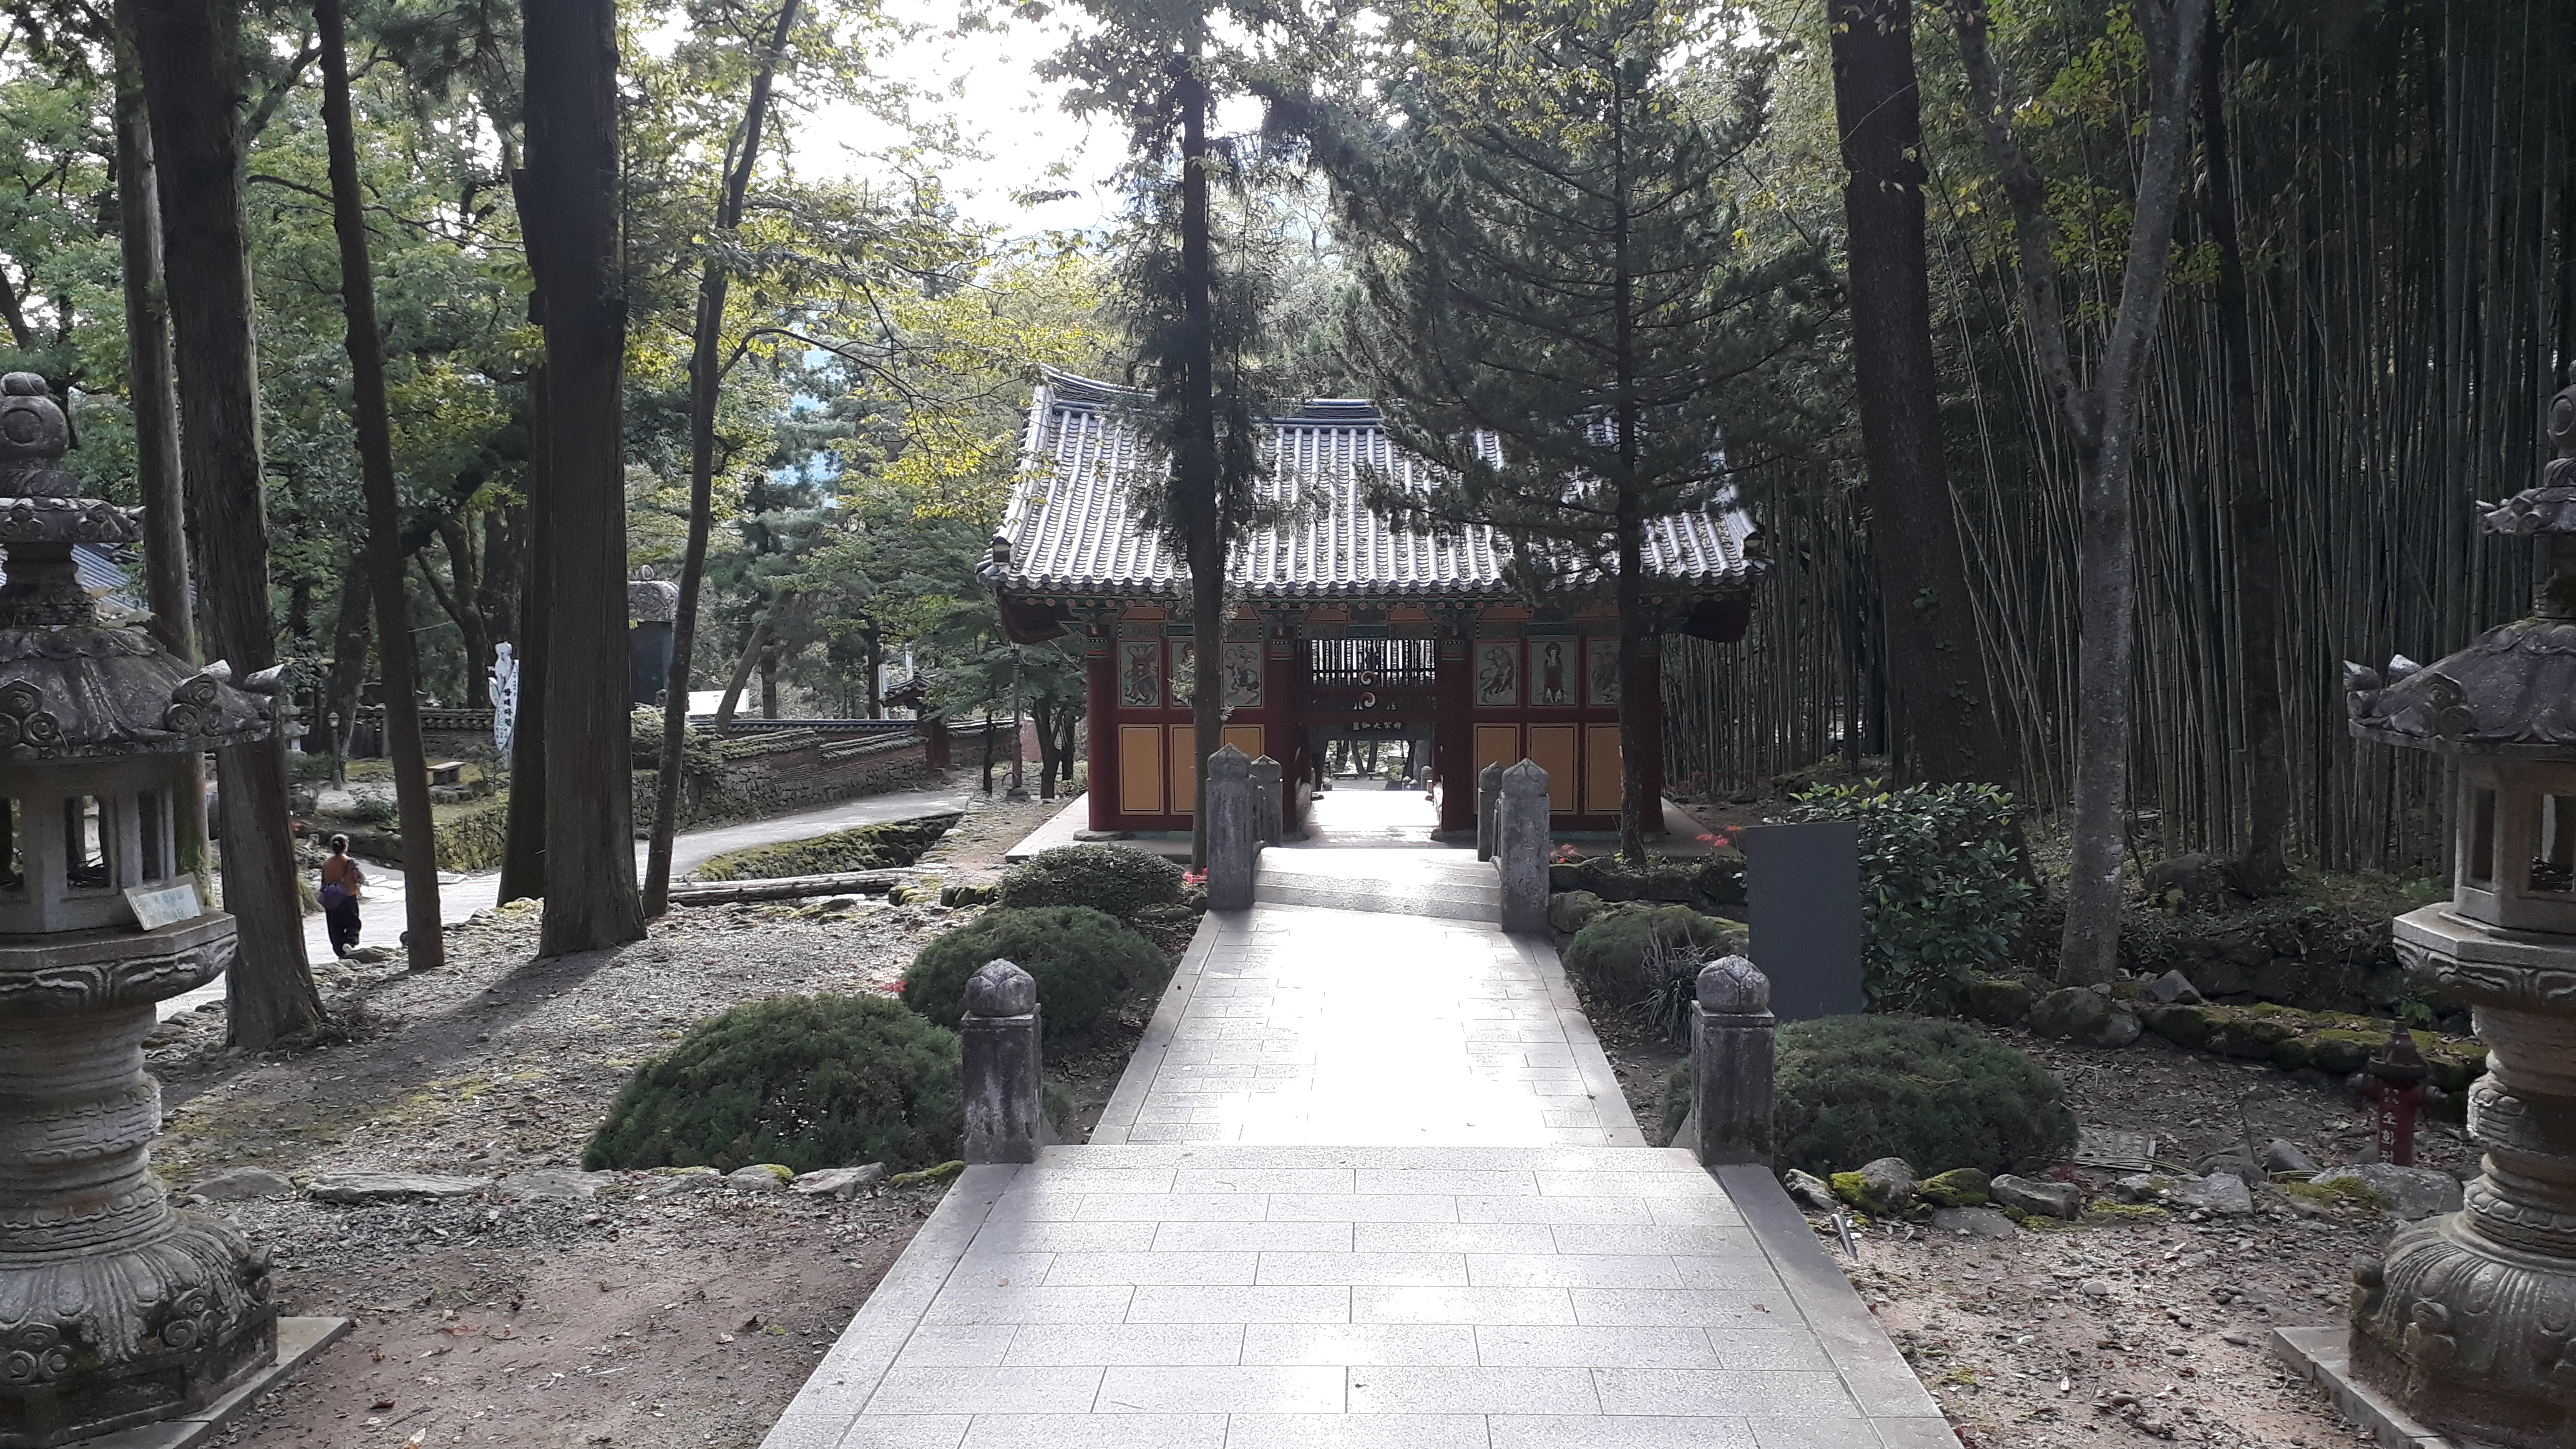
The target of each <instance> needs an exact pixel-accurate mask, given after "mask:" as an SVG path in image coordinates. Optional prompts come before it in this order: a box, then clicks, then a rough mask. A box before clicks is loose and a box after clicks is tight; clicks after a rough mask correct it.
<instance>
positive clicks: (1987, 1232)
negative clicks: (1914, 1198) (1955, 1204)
mask: <svg viewBox="0 0 2576 1449" xmlns="http://www.w3.org/2000/svg"><path fill="white" fill-rule="evenodd" d="M1932 1226H1933V1228H1934V1230H1935V1231H1938V1232H1944V1233H1965V1234H1966V1235H1968V1236H1969V1237H1972V1238H2009V1237H2011V1236H2012V1235H2014V1234H2015V1233H2018V1232H2020V1231H2021V1229H2019V1228H2016V1227H2014V1226H2013V1220H2012V1219H2010V1218H2008V1217H2005V1216H2004V1215H2003V1214H2002V1213H1999V1212H1996V1211H1995V1210H1994V1209H1993V1208H1981V1207H1960V1208H1943V1209H1941V1210H1940V1211H1939V1212H1936V1213H1934V1214H1932Z"/></svg>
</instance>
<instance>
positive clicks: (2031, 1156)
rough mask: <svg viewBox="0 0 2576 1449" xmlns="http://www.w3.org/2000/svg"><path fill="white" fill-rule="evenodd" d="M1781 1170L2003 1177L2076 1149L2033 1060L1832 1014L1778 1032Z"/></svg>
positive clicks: (2069, 1125)
mask: <svg viewBox="0 0 2576 1449" xmlns="http://www.w3.org/2000/svg"><path fill="white" fill-rule="evenodd" d="M1776 1049H1777V1052H1778V1063H1779V1066H1778V1077H1777V1081H1778V1098H1777V1101H1778V1106H1777V1109H1776V1115H1775V1117H1774V1122H1775V1124H1776V1127H1777V1130H1778V1134H1779V1159H1778V1160H1779V1164H1780V1166H1782V1167H1784V1168H1787V1167H1797V1168H1803V1169H1805V1170H1807V1171H1809V1172H1812V1173H1815V1174H1817V1175H1818V1176H1825V1175H1827V1174H1830V1173H1833V1172H1835V1171H1838V1170H1840V1171H1847V1170H1849V1169H1851V1168H1853V1167H1856V1166H1858V1165H1860V1164H1862V1163H1865V1162H1870V1161H1874V1160H1876V1159H1878V1158H1881V1157H1902V1158H1904V1159H1905V1160H1906V1161H1908V1162H1911V1163H1915V1164H1918V1165H1920V1166H1921V1167H1924V1168H1927V1169H1928V1168H1934V1167H1938V1168H1943V1169H1948V1168H1953V1167H1973V1168H1976V1169H1978V1170H1979V1171H1981V1172H1986V1173H1989V1174H1992V1173H2003V1172H2012V1171H2015V1170H2018V1169H2023V1168H2028V1167H2034V1166H2038V1165H2040V1164H2043V1163H2048V1162H2053V1161H2056V1160H2057V1159H2059V1158H2061V1157H2063V1156H2064V1155H2065V1154H2066V1153H2067V1152H2068V1151H2069V1150H2071V1149H2072V1148H2073V1147H2074V1145H2075V1117H2074V1114H2072V1113H2070V1112H2068V1111H2067V1110H2066V1103H2065V1101H2064V1100H2063V1099H2064V1095H2065V1093H2064V1091H2063V1089H2062V1088H2060V1087H2059V1085H2058V1083H2057V1079H2056V1078H2054V1077H2052V1076H2050V1075H2049V1074H2048V1073H2047V1072H2046V1071H2044V1070H2042V1069H2041V1068H2040V1066H2039V1064H2038V1063H2037V1062H2034V1061H2032V1060H2031V1059H2030V1058H2028V1057H2026V1056H2023V1055H2022V1054H2021V1053H2019V1052H2017V1051H2013V1050H2012V1049H2010V1048H2008V1047H2002V1046H1997V1045H1996V1044H1994V1043H1993V1042H1991V1041H1988V1040H1987V1039H1986V1038H1984V1037H1983V1036H1980V1035H1978V1034H1977V1033H1976V1032H1975V1031H1974V1030H1972V1029H1971V1028H1968V1027H1965V1026H1962V1025H1960V1024H1959V1023H1957V1022H1954V1021H1926V1020H1921V1019H1918V1018H1913V1017H1892V1016H1834V1017H1827V1018H1825V1019H1824V1020H1822V1021H1801V1022H1793V1023H1791V1024H1789V1025H1787V1026H1784V1027H1782V1028H1780V1033H1779V1038H1778V1043H1777V1048H1776Z"/></svg>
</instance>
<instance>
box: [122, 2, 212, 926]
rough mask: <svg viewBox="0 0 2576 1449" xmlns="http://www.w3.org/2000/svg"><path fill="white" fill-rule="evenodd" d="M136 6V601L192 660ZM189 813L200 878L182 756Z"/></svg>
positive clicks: (132, 241) (131, 253) (130, 82)
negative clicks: (139, 581)
mask: <svg viewBox="0 0 2576 1449" xmlns="http://www.w3.org/2000/svg"><path fill="white" fill-rule="evenodd" d="M133 9H134V6H133V0H118V4H117V6H116V10H115V35H114V41H115V47H116V50H115V56H116V210H117V242H118V250H119V253H120V258H121V260H122V261H123V263H124V267H125V359H126V360H125V376H126V392H127V398H128V401H129V403H130V404H131V406H132V408H133V412H134V475H135V484H136V486H137V489H138V491H139V492H140V493H141V494H142V497H143V596H144V606H145V607H146V608H148V609H150V610H151V611H152V637H154V638H155V639H158V640H160V641H161V647H162V648H164V649H166V650H168V651H170V653H171V654H172V655H173V656H174V657H176V658H179V659H182V660H185V661H187V662H188V663H190V664H194V663H196V662H197V626H196V621H195V619H194V618H193V617H191V614H192V605H191V602H190V590H189V586H188V575H189V572H190V570H189V564H188V519H187V501H186V493H185V490H184V489H183V488H182V486H181V483H180V474H179V393H178V388H177V383H176V380H175V379H174V378H173V377H172V376H171V368H170V291H169V287H168V285H167V284H166V282H165V280H164V278H163V277H162V273H161V197H160V193H159V190H158V186H159V183H158V182H157V181H156V179H155V178H154V175H153V166H152V119H151V115H150V112H149V109H148V108H147V107H146V106H145V104H144V100H143V71H142V66H141V63H140V62H139V61H138V60H137V59H136V57H135V52H134V15H133ZM186 793H187V797H188V804H187V808H186V809H183V810H179V811H175V812H173V817H172V819H173V827H174V829H175V831H176V834H175V836H174V838H173V840H172V844H173V846H174V847H175V849H176V854H177V858H178V861H179V868H180V869H181V870H183V871H185V872H187V873H188V874H190V875H192V876H197V877H199V878H200V880H199V883H200V885H201V886H211V884H212V881H211V879H210V878H208V877H207V876H206V863H207V862H206V811H205V806H204V801H205V798H206V767H205V759H204V757H203V756H201V755H194V754H192V755H190V756H188V787H187V791H186Z"/></svg>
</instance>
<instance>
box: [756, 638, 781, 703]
mask: <svg viewBox="0 0 2576 1449" xmlns="http://www.w3.org/2000/svg"><path fill="white" fill-rule="evenodd" d="M760 717H761V718H762V719H776V718H778V641H777V640H775V639H773V640H771V641H770V642H769V643H767V644H765V645H763V646H761V650H760Z"/></svg>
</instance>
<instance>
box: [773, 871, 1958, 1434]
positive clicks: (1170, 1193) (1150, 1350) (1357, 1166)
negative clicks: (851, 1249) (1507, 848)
mask: <svg viewBox="0 0 2576 1449" xmlns="http://www.w3.org/2000/svg"><path fill="white" fill-rule="evenodd" d="M1578 1119H1579V1121H1580V1122H1581V1124H1582V1125H1580V1126H1574V1125H1566V1124H1568V1123H1572V1122H1574V1121H1576V1120H1578ZM1956 1443H1957V1441H1956V1439H1955V1438H1954V1437H1953V1436H1952V1435H1951V1433H1950V1431H1949V1429H1948V1427H1947V1425H1946V1424H1945V1422H1944V1421H1943V1420H1942V1418H1941V1416H1940V1412H1939V1409H1938V1408H1937V1406H1936V1405H1935V1404H1934V1403H1933V1401H1932V1399H1931V1396H1930V1395H1929V1394H1927V1393H1926V1392H1925V1391H1924V1389H1923V1388H1922V1386H1921V1385H1920V1383H1918V1382H1917V1381H1916V1380H1915V1378H1914V1376H1913V1374H1912V1372H1911V1371H1910V1370H1909V1369H1908V1368H1907V1366H1906V1365H1905V1363H1904V1361H1903V1360H1902V1359H1901V1358H1900V1357H1899V1356H1898V1355H1897V1354H1896V1351H1895V1349H1894V1347H1893V1346H1892V1345H1891V1344H1890V1343H1889V1342H1888V1340H1887V1338H1886V1335H1885V1334H1884V1333H1882V1332H1881V1331H1880V1330H1879V1329H1878V1326H1877V1323H1876V1320H1875V1319H1873V1318H1872V1317H1871V1315H1870V1314H1869V1311H1868V1309H1867V1308H1866V1307H1865V1306H1864V1305H1863V1304H1862V1303H1861V1301H1860V1299H1859V1297H1858V1295H1857V1294H1855V1293H1854V1292H1853V1290H1852V1288H1851V1286H1850V1284H1849V1283H1848V1282H1847V1281H1846V1280H1845V1279H1844V1278H1843V1276H1842V1274H1841V1272H1840V1271H1839V1270H1838V1269H1837V1268H1836V1267H1835V1266H1834V1264H1833V1263H1832V1262H1831V1261H1830V1260H1829V1259H1827V1258H1826V1257H1825V1255H1824V1253H1823V1251H1822V1250H1821V1249H1820V1248H1819V1247H1818V1246H1817V1244H1816V1240H1815V1237H1814V1234H1813V1233H1812V1232H1811V1231H1810V1230H1809V1229H1808V1227H1807V1224H1806V1221H1805V1219H1804V1218H1803V1217H1802V1216H1800V1215H1799V1214H1798V1212H1797V1210H1796V1209H1795V1207H1793V1206H1792V1205H1791V1204H1790V1203H1789V1201H1788V1198H1787V1197H1786V1195H1785V1194H1783V1193H1782V1192H1781V1190H1780V1187H1779V1185H1778V1183H1777V1182H1776V1181H1775V1180H1773V1179H1772V1177H1771V1176H1770V1174H1769V1173H1768V1172H1766V1171H1763V1170H1761V1169H1758V1168H1747V1169H1732V1168H1730V1169H1721V1170H1720V1171H1719V1172H1717V1173H1715V1174H1712V1173H1710V1172H1708V1171H1705V1170H1703V1169H1702V1168H1701V1167H1700V1166H1699V1164H1698V1163H1697V1162H1696V1161H1694V1160H1693V1159H1692V1157H1691V1156H1690V1154H1689V1153H1687V1152H1686V1151H1682V1150H1679V1149H1664V1148H1649V1147H1646V1146H1644V1145H1643V1138H1642V1136H1641V1135H1640V1134H1639V1133H1638V1130H1637V1128H1636V1125H1635V1123H1634V1122H1633V1121H1631V1120H1629V1119H1628V1111H1627V1107H1626V1103H1625V1099H1624V1098H1623V1097H1622V1096H1621V1095H1620V1094H1619V1091H1618V1088H1617V1084H1616V1082H1615V1080H1614V1079H1612V1077H1611V1076H1610V1072H1609V1066H1608V1062H1607V1060H1606V1058H1604V1057H1603V1056H1602V1053H1601V1049H1600V1046H1599V1043H1598V1041H1597V1040H1596V1039H1595V1038H1594V1037H1593V1035H1592V1032H1591V1028H1590V1026H1589V1024H1588V1023H1586V1022H1584V1020H1583V1018H1582V1015H1581V1013H1580V1012H1579V1011H1578V1010H1576V1009H1575V1006H1574V1001H1573V996H1572V993H1571V991H1570V990H1568V989H1567V988H1566V986H1565V982H1564V974H1563V971H1562V969H1561V967H1560V966H1559V965H1558V963H1557V961H1556V959H1555V953H1554V952H1553V951H1552V950H1550V949H1549V948H1548V947H1547V946H1546V945H1545V944H1544V943H1543V942H1532V941H1527V940H1519V939H1515V938H1511V937H1506V936H1504V935H1503V934H1502V933H1501V932H1500V931H1498V930H1496V929H1494V928H1492V927H1489V926H1466V925H1463V924H1461V923H1457V922H1450V921H1440V920H1430V919H1423V918H1418V917H1410V916H1400V915H1383V914H1378V915H1369V914H1360V913H1354V912H1347V911H1334V910H1318V909H1312V908H1306V907H1297V906H1269V905H1262V906H1256V907H1255V909H1253V910H1252V911H1249V912H1245V913H1240V914H1235V915H1229V916H1218V915H1213V914H1212V915H1210V916H1208V917H1206V918H1205V919H1204V920H1203V922H1202V925H1201V927H1200V931H1199V934H1198V937H1197V939H1196V940H1195V941H1194V942H1193V943H1192V946H1191V949H1190V951H1189V953H1188V954H1187V956H1186V957H1185V958H1184V960H1183V962H1182V964H1181V966H1180V968H1179V969H1178V970H1177V971H1176V972H1175V973H1174V979H1173V982H1172V985H1171V987H1170V988H1169V989H1168V990H1167V991H1166V993H1165V995H1164V997H1163V1000H1162V1002H1161V1003H1160V1006H1159V1008H1158V1010H1157V1012H1156V1014H1155V1017H1154V1020H1153V1022H1152V1023H1151V1024H1150V1025H1149V1027H1148V1029H1147V1033H1146V1036H1145V1039H1144V1041H1143V1042H1142V1043H1141V1044H1140V1046H1139V1047H1138V1050H1137V1052H1136V1054H1135V1056H1134V1058H1133V1059H1132V1060H1131V1061H1130V1064H1129V1066H1128V1070H1127V1073H1126V1075H1125V1077H1124V1078H1123V1079H1122V1080H1121V1082H1120V1085H1119V1088H1118V1092H1117V1094H1116V1096H1115V1097H1114V1098H1113V1100H1112V1102H1111V1105H1110V1108H1109V1110H1108V1113H1107V1115H1106V1116H1104V1118H1103V1121H1102V1125H1101V1128H1100V1129H1099V1131H1098V1132H1096V1133H1095V1135H1094V1140H1093V1142H1092V1144H1090V1145H1086V1146H1079V1147H1070V1146H1068V1147H1048V1148H1045V1149H1043V1150H1042V1151H1041V1152H1040V1154H1039V1158H1038V1161H1036V1162H1035V1163H1033V1164H1029V1165H1027V1166H1019V1167H1012V1166H992V1167H975V1168H969V1169H968V1170H967V1171H966V1172H965V1173H964V1174H962V1175H961V1176H960V1177H959V1179H958V1181H957V1183H956V1184H955V1185H954V1186H953V1187H952V1188H951V1189H950V1191H949V1193H948V1195H947V1197H946V1198H945V1199H944V1200H943V1201H942V1202H941V1204H940V1206H939V1208H938V1210H937V1211H936V1212H935V1213H933V1214H932V1216H931V1218H930V1220H929V1222H927V1223H926V1224H924V1226H923V1228H922V1230H921V1232H920V1233H919V1234H918V1235H917V1236H916V1237H915V1239H914V1240H913V1242H912V1244H911V1246H910V1247H909V1248H907V1249H906V1251H905V1253H904V1255H903V1257H902V1258H901V1259H900V1260H899V1261H898V1262H897V1264H896V1265H895V1267H894V1269H893V1270H892V1271H891V1272H890V1273H889V1274H888V1275H887V1277H886V1280H885V1281H884V1282H883V1283H882V1284H881V1285H880V1286H879V1287H878V1289H877V1290H876V1292H875V1293H874V1294H873V1295H871V1297H870V1298H869V1300H868V1302H867V1304H866V1306H865V1307H864V1308H862V1309H861V1311H860V1313H859V1315H858V1317H857V1318H856V1319H854V1320H853V1321H852V1323H851V1325H850V1327H849V1329H848V1331H847V1332H846V1333H844V1334H843V1335H842V1338H841V1340H840V1342H839V1343H838V1344H837V1345H836V1346H835V1347H834V1348H833V1349H832V1351H831V1352H830V1353H829V1354H828V1355H827V1356H826V1357H825V1359H824V1361H823V1363H822V1365H821V1366H820V1367H819V1368H818V1369H817V1371H816V1373H815V1375H814V1377H813V1379H812V1380H811V1381H809V1382H808V1384H807V1385H806V1387H805V1389H804V1391H803V1392H802V1393H800V1394H799V1395H798V1397H797V1399H796V1401H795V1402H794V1403H793V1404H792V1405H791V1406H790V1407H789V1409H788V1412H787V1413H786V1415H785V1416H784V1417H783V1418H781V1420H780V1421H779V1423H778V1424H777V1426H776V1427H775V1428H774V1429H773V1430H772V1432H771V1433H770V1435H769V1437H768V1439H767V1440H766V1441H765V1446H764V1449H991V1446H1038V1445H1045V1446H1049V1449H1057V1446H1072V1449H1079V1446H1084V1445H1116V1446H1120V1449H1134V1446H1160V1445H1179V1446H1197V1449H1270V1446H1292V1445H1293V1446H1297V1449H1313V1446H1324V1449H1332V1446H1360V1449H1369V1446H1385V1449H1437V1446H1450V1445H1455V1446H1461V1449H1468V1446H1472V1449H1537V1446H1547V1449H1682V1446H1685V1445H1687V1446H1691V1449H1703V1446H1709V1445H1721V1446H1742V1449H1900V1446H1902V1449H1913V1446H1926V1449H1928V1446H1936V1445H1940V1446H1953V1449H1955V1445H1956Z"/></svg>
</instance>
